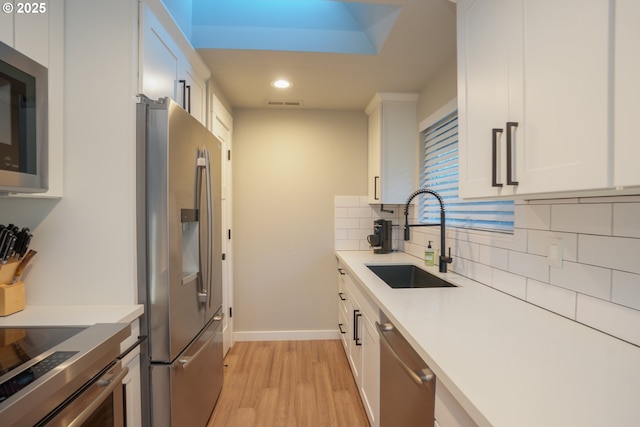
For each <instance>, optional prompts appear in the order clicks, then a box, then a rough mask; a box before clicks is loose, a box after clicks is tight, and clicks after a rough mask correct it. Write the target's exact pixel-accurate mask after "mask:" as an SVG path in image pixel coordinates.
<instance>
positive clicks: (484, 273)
mask: <svg viewBox="0 0 640 427" xmlns="http://www.w3.org/2000/svg"><path fill="white" fill-rule="evenodd" d="M451 270H452V271H455V272H456V273H457V274H460V275H462V276H465V277H468V278H470V279H473V280H475V281H477V282H480V283H483V284H485V285H487V286H491V282H492V280H493V269H492V268H491V267H489V266H488V265H484V264H480V263H477V262H473V261H469V260H468V259H464V258H454V259H453V263H452V264H451Z"/></svg>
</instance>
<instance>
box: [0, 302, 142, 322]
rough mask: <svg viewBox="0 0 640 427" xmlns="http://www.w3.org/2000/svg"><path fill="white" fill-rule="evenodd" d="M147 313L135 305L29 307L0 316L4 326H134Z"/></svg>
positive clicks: (138, 305) (140, 306)
mask: <svg viewBox="0 0 640 427" xmlns="http://www.w3.org/2000/svg"><path fill="white" fill-rule="evenodd" d="M143 312H144V306H143V305H140V304H132V305H27V306H26V307H25V309H24V310H22V311H19V312H17V313H14V314H11V315H9V316H6V317H0V327H14V326H89V325H93V324H95V323H131V322H133V321H134V320H135V319H137V318H138V317H140V316H141V315H142V313H143Z"/></svg>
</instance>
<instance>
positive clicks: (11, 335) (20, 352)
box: [0, 327, 85, 376]
mask: <svg viewBox="0 0 640 427" xmlns="http://www.w3.org/2000/svg"><path fill="white" fill-rule="evenodd" d="M84 329H85V328H83V327H29V328H0V376H2V375H4V374H6V373H7V372H10V371H11V370H13V369H15V368H17V367H19V366H20V365H22V364H23V363H26V362H28V361H29V360H31V359H33V358H35V357H37V356H39V355H41V354H42V353H44V352H46V351H47V350H50V349H51V348H53V347H55V346H56V345H58V344H60V343H61V342H63V341H65V340H67V339H68V338H71V337H72V336H74V335H75V334H77V333H79V332H80V331H82V330H84Z"/></svg>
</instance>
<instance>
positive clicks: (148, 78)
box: [140, 6, 179, 99]
mask: <svg viewBox="0 0 640 427" xmlns="http://www.w3.org/2000/svg"><path fill="white" fill-rule="evenodd" d="M141 56H142V70H141V72H140V75H141V83H140V93H142V94H144V95H146V96H148V97H149V98H151V99H158V98H163V97H166V96H168V97H170V98H172V99H176V96H175V95H176V90H177V76H178V58H179V52H178V51H177V50H176V48H175V47H174V46H172V42H171V40H170V39H169V38H168V35H167V34H166V32H165V30H164V29H163V28H162V26H161V25H160V23H159V22H158V21H157V19H156V18H155V16H153V14H152V13H151V12H150V11H149V10H148V7H147V6H144V16H143V23H142V54H141Z"/></svg>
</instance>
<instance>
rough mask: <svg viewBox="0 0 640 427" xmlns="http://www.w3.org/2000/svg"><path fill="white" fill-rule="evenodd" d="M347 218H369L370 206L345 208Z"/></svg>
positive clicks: (370, 213) (370, 215) (370, 214)
mask: <svg viewBox="0 0 640 427" xmlns="http://www.w3.org/2000/svg"><path fill="white" fill-rule="evenodd" d="M347 216H348V217H349V218H371V217H372V212H371V208H347Z"/></svg>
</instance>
